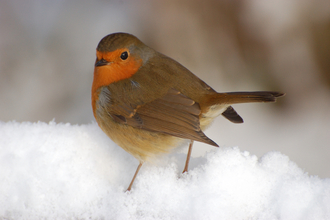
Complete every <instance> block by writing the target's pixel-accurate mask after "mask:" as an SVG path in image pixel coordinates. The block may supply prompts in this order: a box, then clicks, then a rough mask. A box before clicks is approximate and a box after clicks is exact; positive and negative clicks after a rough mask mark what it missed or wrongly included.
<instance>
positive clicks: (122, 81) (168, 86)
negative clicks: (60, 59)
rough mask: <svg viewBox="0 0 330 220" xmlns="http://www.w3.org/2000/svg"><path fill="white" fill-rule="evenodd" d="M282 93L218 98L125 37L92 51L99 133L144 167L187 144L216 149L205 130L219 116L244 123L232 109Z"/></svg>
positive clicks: (104, 41)
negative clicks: (187, 142) (94, 51)
mask: <svg viewBox="0 0 330 220" xmlns="http://www.w3.org/2000/svg"><path fill="white" fill-rule="evenodd" d="M283 95H284V94H283V93H280V92H265V91H262V92H229V93H218V92H216V91H215V90H214V89H212V88H211V87H210V86H208V85H207V84H206V83H205V82H203V81H202V80H201V79H199V78H198V77H197V76H195V75H194V74H193V73H192V72H190V71H189V70H188V69H186V68H185V67H184V66H182V65H181V64H180V63H178V62H176V61H175V60H173V59H171V58H169V57H167V56H165V55H163V54H161V53H159V52H157V51H155V50H154V49H152V48H150V47H148V46H147V45H145V44H144V43H142V42H141V41H140V40H139V39H138V38H137V37H135V36H133V35H131V34H127V33H114V34H110V35H107V36H105V37H104V38H103V39H102V40H101V41H100V42H99V44H98V46H97V48H96V61H95V69H94V79H93V85H92V107H93V114H94V117H95V119H96V121H97V123H98V125H99V126H100V128H101V129H102V130H103V131H104V132H105V133H106V134H107V135H108V136H109V137H110V138H111V139H112V140H113V141H114V142H115V143H117V144H118V145H119V146H120V147H122V148H123V149H124V150H125V151H127V152H128V153H130V154H131V155H133V156H134V157H135V158H136V159H137V160H139V162H140V163H139V165H138V167H137V169H136V172H135V174H134V177H133V179H132V181H131V183H130V185H129V187H128V189H127V190H128V191H129V190H131V187H132V185H133V182H134V180H135V178H136V176H137V174H138V172H139V170H140V168H141V166H142V164H143V163H144V162H145V161H150V160H152V159H153V158H155V157H157V156H158V155H160V154H164V153H167V152H169V151H170V150H171V149H173V148H175V147H177V146H179V145H180V144H181V142H182V141H184V140H185V139H188V140H190V144H189V149H188V154H187V159H186V163H185V167H184V170H183V172H187V171H188V165H189V159H190V155H191V151H192V146H193V142H194V141H199V142H203V143H206V144H209V145H212V146H215V147H218V145H217V144H216V143H215V142H214V141H212V140H211V139H210V138H208V137H207V136H206V135H205V134H204V133H203V130H204V129H206V128H207V126H208V125H209V124H210V123H211V122H212V121H213V120H214V119H215V118H216V117H217V116H219V115H220V114H221V115H222V116H224V117H225V118H227V119H228V120H229V121H231V122H233V123H242V122H243V119H242V118H241V117H240V116H239V115H238V114H237V112H236V111H235V110H234V108H233V107H232V106H231V105H232V104H238V103H250V102H275V101H276V98H278V97H281V96H283Z"/></svg>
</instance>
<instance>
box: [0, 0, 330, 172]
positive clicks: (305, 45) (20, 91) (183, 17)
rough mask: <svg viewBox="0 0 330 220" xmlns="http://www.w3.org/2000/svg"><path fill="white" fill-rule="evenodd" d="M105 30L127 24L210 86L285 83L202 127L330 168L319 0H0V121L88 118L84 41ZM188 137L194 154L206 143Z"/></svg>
mask: <svg viewBox="0 0 330 220" xmlns="http://www.w3.org/2000/svg"><path fill="white" fill-rule="evenodd" d="M113 32H129V33H131V34H134V35H136V36H137V37H138V38H140V39H141V40H142V41H143V42H144V43H146V44H147V45H149V46H151V47H153V48H154V49H156V50H158V51H159V52H161V53H163V54H165V55H168V56H170V57H172V58H174V59H176V60H177V61H179V62H180V63H181V64H183V65H184V66H185V67H187V68H188V69H190V70H191V71H192V72H193V73H195V74H196V75H197V76H199V77H200V78H202V79H203V80H204V81H205V82H206V83H208V84H209V85H210V86H212V87H213V88H214V89H216V90H217V91H219V92H226V91H244V90H248V91H255V90H275V91H282V92H285V93H286V94H287V95H286V96H285V97H284V98H281V99H280V100H279V101H278V102H277V103H275V104H244V105H236V106H234V107H235V109H236V110H237V112H239V114H240V115H241V116H242V117H243V118H244V120H245V123H244V124H238V125H237V124H232V123H230V122H229V121H227V120H226V119H225V118H223V117H219V118H218V119H217V120H216V121H215V122H214V124H213V126H211V127H210V129H208V130H207V132H206V134H207V135H208V136H209V137H210V138H211V139H213V140H214V141H216V142H217V143H218V144H219V145H220V146H228V147H232V146H238V147H239V148H240V149H241V150H242V151H249V152H250V153H251V154H256V155H257V156H258V157H260V156H262V155H263V154H265V153H266V152H269V151H280V152H282V153H284V154H286V155H288V156H289V157H290V159H291V160H292V161H294V162H295V163H297V164H298V166H300V167H301V168H303V169H304V170H305V171H306V172H308V173H309V174H310V175H318V176H320V177H323V178H324V177H330V169H329V167H330V116H329V109H330V1H325V0H290V1H287V0H277V1H263V0H249V1H247V0H245V1H244V0H236V1H230V0H204V1H203V3H201V1H198V0H181V1H177V0H167V1H166V2H165V1H152V0H131V1H105V0H103V1H102V0H98V1H86V0H71V1H65V0H58V1H53V0H31V1H24V0H1V2H0V120H1V121H4V122H7V121H13V120H15V121H19V122H22V121H31V122H36V121H44V122H48V121H51V120H52V119H54V118H55V121H56V122H64V123H67V122H69V123H72V124H86V123H91V122H92V121H94V118H93V115H92V109H91V105H90V102H91V101H90V90H91V84H92V79H93V64H94V61H95V48H96V46H97V44H98V42H99V41H100V40H101V38H102V37H104V36H105V35H107V34H110V33H113ZM0 132H1V131H0ZM195 145H196V147H195V148H194V156H198V155H203V154H204V153H205V151H208V150H210V149H212V147H210V146H207V145H204V144H200V143H197V144H195ZM182 166H183V165H182Z"/></svg>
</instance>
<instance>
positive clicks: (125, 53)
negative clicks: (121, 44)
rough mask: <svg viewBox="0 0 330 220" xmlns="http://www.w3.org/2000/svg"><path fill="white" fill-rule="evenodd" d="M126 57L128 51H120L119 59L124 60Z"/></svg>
mask: <svg viewBox="0 0 330 220" xmlns="http://www.w3.org/2000/svg"><path fill="white" fill-rule="evenodd" d="M127 57H128V53H127V51H125V52H122V53H121V55H120V59H122V60H126V59H127Z"/></svg>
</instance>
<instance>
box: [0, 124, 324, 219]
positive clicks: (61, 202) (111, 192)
mask: <svg viewBox="0 0 330 220" xmlns="http://www.w3.org/2000/svg"><path fill="white" fill-rule="evenodd" d="M240 147H241V148H242V149H243V148H244V146H240ZM288 147H290V146H288ZM185 156H186V155H185V154H182V153H177V152H174V153H171V154H168V155H164V156H163V157H162V158H160V159H159V160H158V161H155V162H154V163H153V164H151V163H147V164H144V165H143V166H142V169H141V171H140V173H139V175H138V177H137V179H136V181H135V183H134V185H133V188H132V191H131V192H125V189H126V188H127V186H128V184H129V182H130V180H131V178H132V176H133V174H134V172H135V169H136V167H137V165H138V161H137V160H135V159H134V158H133V157H132V156H131V155H129V154H127V153H126V152H125V151H123V150H122V149H121V148H120V147H118V146H117V145H116V144H114V143H113V142H112V141H111V140H110V139H109V138H108V137H107V136H106V135H105V134H104V133H103V132H102V131H101V130H100V129H99V127H98V126H97V124H95V123H92V124H87V125H70V124H56V123H55V122H54V121H52V122H50V123H44V122H38V123H31V122H24V123H17V122H6V123H5V122H0V219H330V179H328V178H326V179H321V178H319V177H317V176H310V175H308V174H307V173H305V172H304V171H303V169H301V168H299V167H298V166H297V165H296V164H295V163H294V162H293V161H291V160H290V159H289V158H288V157H287V156H286V155H283V154H281V153H279V152H274V151H272V152H268V153H266V154H265V155H263V156H262V157H261V158H257V157H256V156H255V155H251V154H250V153H249V152H247V151H241V150H240V149H239V148H238V147H220V148H214V149H213V150H211V151H210V152H209V153H207V154H206V155H204V156H203V157H198V158H192V160H191V166H190V170H189V172H188V173H186V174H181V171H182V169H183V166H184V161H185Z"/></svg>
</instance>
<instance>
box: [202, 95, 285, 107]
mask: <svg viewBox="0 0 330 220" xmlns="http://www.w3.org/2000/svg"><path fill="white" fill-rule="evenodd" d="M284 95H285V94H284V93H281V92H228V93H217V94H212V95H210V96H209V97H207V98H206V102H205V103H203V104H205V105H206V106H213V105H219V104H221V105H222V104H223V105H226V104H229V105H231V104H239V103H251V102H275V101H276V99H277V98H279V97H281V96H284Z"/></svg>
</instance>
